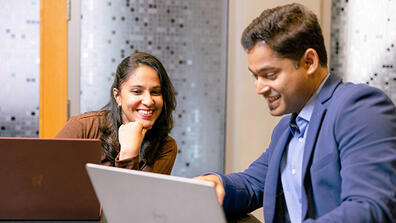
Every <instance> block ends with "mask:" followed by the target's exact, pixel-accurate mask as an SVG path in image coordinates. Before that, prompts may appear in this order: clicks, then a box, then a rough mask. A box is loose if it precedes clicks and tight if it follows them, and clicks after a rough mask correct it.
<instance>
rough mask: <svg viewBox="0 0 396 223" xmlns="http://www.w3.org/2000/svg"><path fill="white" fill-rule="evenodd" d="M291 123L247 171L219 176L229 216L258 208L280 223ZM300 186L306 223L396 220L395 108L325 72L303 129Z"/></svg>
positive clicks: (383, 97) (284, 125)
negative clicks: (283, 170)
mask: <svg viewBox="0 0 396 223" xmlns="http://www.w3.org/2000/svg"><path fill="white" fill-rule="evenodd" d="M290 117H291V116H290V115H289V116H286V117H284V118H282V120H281V121H280V122H279V124H278V125H277V126H276V127H275V129H274V131H273V134H272V137H271V143H270V145H269V147H268V149H267V150H266V151H265V152H264V153H263V154H262V155H261V156H260V157H259V158H258V159H257V160H256V161H254V162H253V163H252V164H251V165H250V166H249V168H248V169H246V170H245V171H244V172H241V173H232V174H228V175H223V174H219V175H220V176H221V178H222V181H223V184H224V187H225V190H226V195H225V198H224V203H223V207H224V210H225V212H226V214H227V215H238V214H243V213H247V212H250V211H252V210H255V209H257V208H260V207H261V206H263V208H264V219H265V222H266V223H270V222H281V221H282V219H280V218H279V216H284V209H283V210H282V208H280V207H281V205H280V204H281V203H282V202H281V199H280V197H281V196H280V195H281V194H282V193H281V191H282V189H281V183H280V166H281V159H282V156H283V153H284V151H285V148H286V146H287V144H288V142H289V140H290V137H291V133H290V130H289V122H290ZM240 149H244V150H245V149H249V148H240ZM302 184H303V188H302V217H303V219H302V220H303V221H304V222H311V221H312V222H313V221H315V222H396V109H395V106H394V104H393V103H392V101H391V100H390V99H389V98H388V97H387V96H386V95H385V94H384V93H383V92H382V91H380V90H379V89H376V88H373V87H369V86H368V85H364V84H359V85H356V84H352V83H343V82H342V80H341V78H339V77H337V76H336V75H335V74H330V77H329V78H328V79H327V81H326V83H325V84H324V86H323V88H322V90H321V91H320V93H319V95H318V98H317V100H316V102H315V107H314V110H313V113H312V117H311V120H310V123H309V129H308V133H307V140H306V144H305V148H304V158H303V168H302ZM282 196H283V195H282ZM283 204H284V200H283ZM283 206H284V208H285V205H283Z"/></svg>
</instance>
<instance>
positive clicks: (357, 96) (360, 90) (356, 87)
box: [331, 82, 392, 105]
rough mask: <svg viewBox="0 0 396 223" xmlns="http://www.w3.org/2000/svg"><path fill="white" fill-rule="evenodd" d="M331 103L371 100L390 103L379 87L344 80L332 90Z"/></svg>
mask: <svg viewBox="0 0 396 223" xmlns="http://www.w3.org/2000/svg"><path fill="white" fill-rule="evenodd" d="M331 100H332V101H333V103H332V104H334V105H338V104H345V103H349V104H350V103H355V102H356V103H357V102H365V101H367V102H369V101H372V100H382V101H384V102H386V103H390V104H392V101H391V100H390V98H389V97H388V96H387V95H386V94H385V93H384V92H383V91H382V90H381V89H379V88H376V87H373V86H369V85H367V84H355V83H351V82H346V83H342V84H340V86H339V87H337V89H336V90H335V92H334V95H333V97H332V99H331Z"/></svg>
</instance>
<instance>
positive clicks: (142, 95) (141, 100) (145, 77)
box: [113, 64, 164, 129]
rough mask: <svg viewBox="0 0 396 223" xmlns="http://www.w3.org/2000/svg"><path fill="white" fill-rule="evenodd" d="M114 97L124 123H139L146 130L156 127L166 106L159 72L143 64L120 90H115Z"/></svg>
mask: <svg viewBox="0 0 396 223" xmlns="http://www.w3.org/2000/svg"><path fill="white" fill-rule="evenodd" d="M113 95H114V98H115V99H116V101H117V104H118V106H120V107H121V111H122V112H121V113H122V122H123V123H128V122H135V121H139V122H140V123H141V124H142V125H143V128H146V129H150V128H151V127H152V126H153V125H154V122H155V120H157V118H158V117H159V115H160V114H161V111H162V106H163V104H164V101H163V98H162V94H161V84H160V80H159V77H158V74H157V72H156V71H155V70H154V69H153V68H151V67H149V66H147V65H142V64H141V65H139V67H138V68H137V69H135V70H134V71H132V73H131V74H129V77H128V79H127V80H126V81H124V82H123V83H122V84H121V86H120V90H118V89H116V88H114V89H113Z"/></svg>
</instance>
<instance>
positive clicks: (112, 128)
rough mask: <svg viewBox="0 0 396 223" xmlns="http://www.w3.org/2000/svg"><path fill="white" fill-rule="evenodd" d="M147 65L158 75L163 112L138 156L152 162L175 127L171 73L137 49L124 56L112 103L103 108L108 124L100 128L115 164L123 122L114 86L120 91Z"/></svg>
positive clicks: (119, 68) (116, 76)
mask: <svg viewBox="0 0 396 223" xmlns="http://www.w3.org/2000/svg"><path fill="white" fill-rule="evenodd" d="M140 65H147V66H149V67H151V68H153V69H154V70H155V71H156V72H157V75H158V77H159V80H160V84H161V94H162V98H163V101H164V104H163V107H162V111H161V114H160V115H159V117H158V118H157V120H156V121H155V123H154V125H153V126H152V128H151V129H150V130H148V131H147V132H146V135H145V137H144V139H143V142H142V146H141V149H140V151H139V156H140V157H141V159H142V160H143V161H144V162H145V163H146V164H147V165H151V164H152V163H153V162H154V160H155V158H156V157H157V155H158V152H159V151H158V150H159V146H160V145H161V144H162V143H163V142H164V140H165V138H166V137H167V136H168V134H169V132H170V131H171V129H172V128H173V118H172V112H173V111H174V110H175V108H176V98H175V90H174V87H173V85H172V82H171V81H170V79H169V76H168V74H167V73H166V70H165V68H164V66H163V65H162V64H161V62H160V61H159V60H158V59H157V58H156V57H154V56H152V55H150V54H148V53H143V52H138V53H135V54H133V55H131V56H129V57H127V58H125V59H123V60H122V62H121V63H120V64H119V65H118V67H117V71H116V74H115V78H114V82H113V85H112V86H111V89H110V102H109V103H108V104H107V105H106V106H104V107H103V108H102V110H103V111H105V112H106V113H107V115H106V116H107V117H108V123H106V124H105V125H103V126H102V127H101V137H100V139H101V141H102V147H103V149H104V153H105V154H106V156H107V158H108V159H109V160H110V161H111V162H112V163H114V159H115V158H116V156H117V154H118V153H119V151H120V144H119V141H118V129H119V127H120V126H121V125H122V116H121V114H122V112H121V108H120V107H118V104H117V102H116V100H115V98H114V96H113V88H116V89H118V90H121V89H120V86H121V85H122V83H124V82H125V81H126V80H127V79H128V78H129V76H130V75H133V72H134V71H135V70H136V69H137V68H138V67H139V66H140Z"/></svg>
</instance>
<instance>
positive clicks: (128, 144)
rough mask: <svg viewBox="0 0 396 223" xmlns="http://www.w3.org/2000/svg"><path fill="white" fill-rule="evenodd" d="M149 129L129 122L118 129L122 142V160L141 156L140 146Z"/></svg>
mask: <svg viewBox="0 0 396 223" xmlns="http://www.w3.org/2000/svg"><path fill="white" fill-rule="evenodd" d="M146 131H147V129H144V128H143V125H142V124H141V123H139V122H138V121H137V122H128V123H126V124H123V125H121V126H120V128H119V129H118V139H119V142H120V147H121V148H120V157H119V159H120V160H123V159H128V158H131V157H135V156H137V155H138V154H139V148H140V145H141V144H142V142H143V138H144V135H145V134H146Z"/></svg>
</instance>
